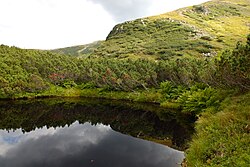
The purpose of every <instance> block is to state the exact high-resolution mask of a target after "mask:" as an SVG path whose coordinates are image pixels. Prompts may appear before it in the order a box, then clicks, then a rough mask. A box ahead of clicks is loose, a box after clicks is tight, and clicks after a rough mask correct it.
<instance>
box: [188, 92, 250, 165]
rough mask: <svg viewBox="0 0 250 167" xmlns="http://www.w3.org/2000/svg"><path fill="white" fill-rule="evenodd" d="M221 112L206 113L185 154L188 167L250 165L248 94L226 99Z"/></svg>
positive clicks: (198, 124)
mask: <svg viewBox="0 0 250 167" xmlns="http://www.w3.org/2000/svg"><path fill="white" fill-rule="evenodd" d="M220 109H221V111H220V112H218V113H216V114H214V112H215V111H214V110H212V111H206V113H204V114H203V116H202V117H201V118H200V119H199V120H198V121H197V125H196V134H195V136H194V137H193V140H192V142H191V144H190V148H189V149H188V150H187V152H186V159H187V166H191V167H192V166H194V167H196V166H198V167H207V166H213V167H214V166H223V167H226V166H228V167H229V166H230V167H232V166H235V167H236V166H237V167H238V166H240V167H247V166H249V164H250V147H249V146H250V93H248V94H245V95H241V96H239V97H233V98H230V99H227V100H225V101H224V102H223V103H222V105H221V107H220Z"/></svg>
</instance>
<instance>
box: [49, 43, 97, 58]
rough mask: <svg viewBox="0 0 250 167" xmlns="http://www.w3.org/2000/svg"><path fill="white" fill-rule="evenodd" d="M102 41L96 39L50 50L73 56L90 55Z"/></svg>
mask: <svg viewBox="0 0 250 167" xmlns="http://www.w3.org/2000/svg"><path fill="white" fill-rule="evenodd" d="M100 43H101V41H96V42H93V43H90V44H86V45H78V46H72V47H66V48H59V49H54V50H50V51H51V52H54V53H58V54H66V55H71V56H81V55H89V54H93V53H94V50H95V49H96V48H97V47H98V46H99V45H100Z"/></svg>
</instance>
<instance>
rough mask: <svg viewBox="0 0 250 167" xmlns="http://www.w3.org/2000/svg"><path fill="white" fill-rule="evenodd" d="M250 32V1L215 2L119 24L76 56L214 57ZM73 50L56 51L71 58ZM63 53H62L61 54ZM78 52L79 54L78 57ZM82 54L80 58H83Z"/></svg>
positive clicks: (243, 39) (219, 0) (215, 0)
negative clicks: (69, 51)
mask: <svg viewBox="0 0 250 167" xmlns="http://www.w3.org/2000/svg"><path fill="white" fill-rule="evenodd" d="M249 29H250V1H248V0H240V1H236V0H212V1H208V2H206V3H203V4H200V5H194V6H190V7H185V8H181V9H178V10H175V11H172V12H168V13H165V14H161V15H157V16H151V17H146V18H140V19H136V20H132V21H126V22H124V23H121V24H117V25H116V26H114V28H113V29H112V30H111V31H110V33H109V34H108V36H107V38H106V40H105V41H100V42H99V43H98V45H92V44H90V46H91V50H90V51H86V52H85V53H83V52H79V50H80V51H83V50H85V49H84V47H86V45H83V46H74V48H77V47H78V48H79V50H76V51H75V52H74V53H72V55H74V56H92V57H103V56H106V57H116V58H127V57H132V58H138V57H139V58H140V57H147V58H156V59H168V58H171V57H176V56H177V57H183V56H184V57H187V56H188V57H190V56H195V57H211V56H215V55H217V54H218V53H219V52H220V51H221V50H224V49H230V48H233V47H234V45H235V42H236V41H245V36H246V34H248V33H249ZM69 49H72V47H71V48H61V49H60V50H57V49H56V50H53V51H54V52H57V53H63V54H67V52H68V50H69ZM58 51H60V52H58ZM77 52H78V53H77ZM79 53H80V54H79Z"/></svg>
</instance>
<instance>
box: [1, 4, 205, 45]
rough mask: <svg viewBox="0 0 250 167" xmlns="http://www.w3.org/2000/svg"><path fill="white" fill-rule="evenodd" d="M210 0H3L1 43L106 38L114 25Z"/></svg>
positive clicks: (60, 42)
mask: <svg viewBox="0 0 250 167" xmlns="http://www.w3.org/2000/svg"><path fill="white" fill-rule="evenodd" d="M206 1H208V0H0V44H5V45H10V46H13V45H14V46H17V47H21V48H35V49H53V48H59V47H67V46H73V45H80V44H86V43H90V42H93V41H96V40H103V39H105V38H106V36H107V35H108V33H109V32H110V30H111V29H112V28H113V26H114V25H116V24H117V23H120V22H124V21H127V20H132V19H136V18H140V17H146V16H151V15H157V14H161V13H165V12H168V11H171V10H175V9H178V8H181V7H185V6H191V5H195V4H200V3H203V2H206Z"/></svg>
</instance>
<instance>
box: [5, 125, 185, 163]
mask: <svg viewBox="0 0 250 167" xmlns="http://www.w3.org/2000/svg"><path fill="white" fill-rule="evenodd" d="M0 148H1V149H0V166H1V167H17V166H18V167H40V166H41V167H50V166H51V167H59V166H60V167H79V166H84V167H88V166H91V167H92V166H96V167H103V166H105V167H111V166H112V167H123V166H124V167H128V166H129V167H137V166H138V167H153V166H155V167H156V166H157V167H163V166H164V167H167V166H169V167H172V166H173V167H174V166H178V165H177V164H178V163H180V162H181V160H182V159H183V153H182V152H180V151H176V150H174V149H171V148H169V147H167V146H163V145H160V144H155V143H153V142H149V141H145V140H142V139H137V138H134V137H131V136H127V135H124V134H121V133H119V132H115V131H114V130H112V129H111V127H110V126H106V125H103V124H97V125H91V124H90V123H84V124H79V122H77V121H76V122H74V123H73V124H72V125H70V126H69V127H60V128H52V127H51V128H47V127H43V128H40V129H37V128H36V129H35V130H33V131H30V132H26V133H23V132H22V130H21V129H17V130H15V131H10V132H7V131H6V130H1V131H0Z"/></svg>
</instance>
